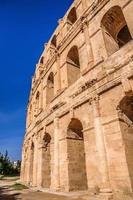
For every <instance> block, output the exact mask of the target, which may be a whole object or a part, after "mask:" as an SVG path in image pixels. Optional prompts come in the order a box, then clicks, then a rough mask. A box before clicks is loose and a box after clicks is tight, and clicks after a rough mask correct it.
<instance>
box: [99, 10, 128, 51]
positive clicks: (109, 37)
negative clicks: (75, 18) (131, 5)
mask: <svg viewBox="0 0 133 200" xmlns="http://www.w3.org/2000/svg"><path fill="white" fill-rule="evenodd" d="M101 27H102V30H103V33H104V40H105V46H106V49H107V53H108V55H111V54H113V53H114V52H115V51H117V50H118V49H119V48H121V47H122V46H124V45H125V44H126V43H128V42H129V41H130V40H131V39H132V36H131V34H130V31H129V28H128V26H127V22H126V20H125V17H124V14H123V11H122V9H121V7H120V6H114V7H112V8H110V9H109V10H108V11H107V12H106V13H105V15H104V16H103V18H102V21H101Z"/></svg>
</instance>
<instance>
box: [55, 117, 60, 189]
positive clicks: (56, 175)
mask: <svg viewBox="0 0 133 200" xmlns="http://www.w3.org/2000/svg"><path fill="white" fill-rule="evenodd" d="M59 133H60V128H59V118H58V117H56V118H55V119H54V189H55V190H56V191H59V189H60V175H59Z"/></svg>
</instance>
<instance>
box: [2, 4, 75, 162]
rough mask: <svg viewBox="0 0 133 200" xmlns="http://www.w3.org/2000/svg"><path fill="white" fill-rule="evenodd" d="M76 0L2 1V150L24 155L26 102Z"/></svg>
mask: <svg viewBox="0 0 133 200" xmlns="http://www.w3.org/2000/svg"><path fill="white" fill-rule="evenodd" d="M72 2H73V0H51V1H50V0H0V151H2V152H4V151H5V150H8V152H9V155H10V157H11V158H12V159H13V160H15V159H20V158H21V146H22V140H23V136H24V132H25V114H26V105H27V102H28V96H29V91H30V85H31V77H32V75H33V74H34V70H35V65H36V63H37V62H38V59H39V56H40V55H41V53H42V51H43V47H44V43H46V42H47V41H48V39H49V38H50V36H51V34H52V32H53V31H54V29H55V28H56V26H57V21H58V19H59V18H61V17H62V16H64V14H65V12H66V10H67V9H68V8H69V6H70V5H71V3H72Z"/></svg>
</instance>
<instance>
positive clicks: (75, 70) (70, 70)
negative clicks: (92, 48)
mask: <svg viewBox="0 0 133 200" xmlns="http://www.w3.org/2000/svg"><path fill="white" fill-rule="evenodd" d="M66 61H67V77H68V85H69V86H70V85H72V84H73V83H74V82H76V81H77V80H78V79H79V78H80V60H79V51H78V47H77V46H73V47H72V48H71V49H70V50H69V52H68V54H67V59H66Z"/></svg>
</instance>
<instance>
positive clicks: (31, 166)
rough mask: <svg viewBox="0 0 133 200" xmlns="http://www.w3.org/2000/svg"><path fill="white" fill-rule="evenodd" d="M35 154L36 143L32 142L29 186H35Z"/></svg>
mask: <svg viewBox="0 0 133 200" xmlns="http://www.w3.org/2000/svg"><path fill="white" fill-rule="evenodd" d="M34 154H35V146H34V143H33V142H32V144H31V147H30V155H29V156H30V170H29V173H30V174H29V176H30V180H29V184H30V185H33V176H34V167H35V166H34V157H35V156H34Z"/></svg>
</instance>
